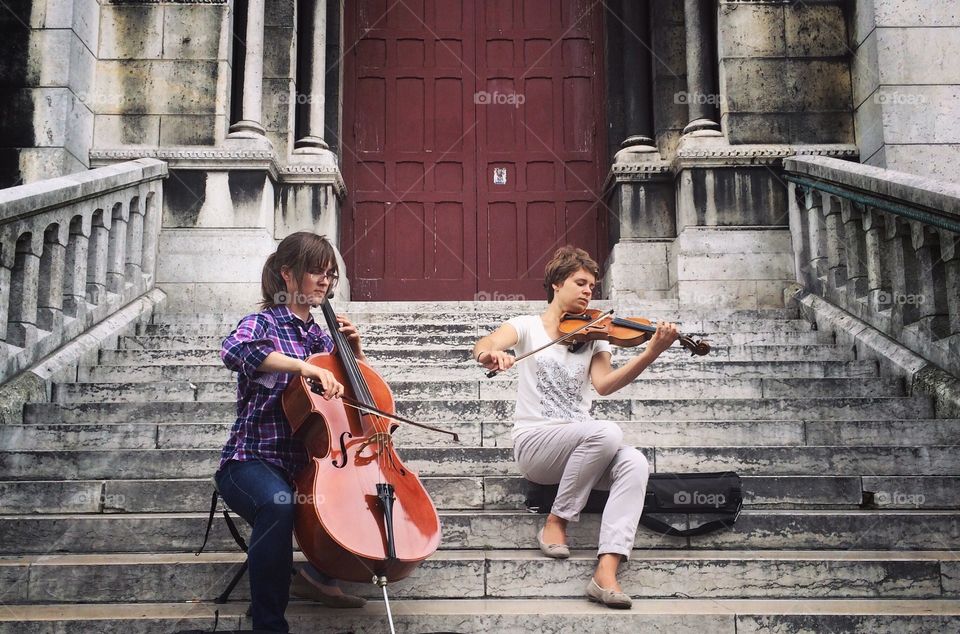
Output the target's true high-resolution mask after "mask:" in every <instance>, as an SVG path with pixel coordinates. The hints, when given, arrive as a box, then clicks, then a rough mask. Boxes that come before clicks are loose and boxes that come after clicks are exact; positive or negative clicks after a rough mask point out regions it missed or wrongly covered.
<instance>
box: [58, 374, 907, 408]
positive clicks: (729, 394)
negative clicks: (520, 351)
mask: <svg viewBox="0 0 960 634" xmlns="http://www.w3.org/2000/svg"><path fill="white" fill-rule="evenodd" d="M641 376H643V375H641ZM390 387H391V390H392V391H393V394H394V396H395V397H396V398H397V399H404V400H409V399H427V400H441V399H442V400H453V399H458V400H465V401H469V400H500V399H505V400H514V399H515V395H516V389H517V384H516V381H488V380H484V381H395V382H393V383H392V384H391V385H390ZM236 393H237V382H236V380H235V379H234V380H228V381H203V382H199V381H197V382H194V381H162V380H161V381H152V382H149V383H146V382H105V381H102V382H96V383H92V382H77V383H56V384H54V385H53V391H52V396H51V400H52V401H53V402H56V403H103V402H114V403H117V402H139V401H171V400H176V401H230V402H235V400H236ZM903 394H904V387H903V381H902V380H899V379H887V378H883V379H881V378H867V379H807V378H799V379H797V378H791V379H667V378H657V377H648V378H643V379H638V380H637V381H635V382H633V383H631V384H630V385H628V386H626V387H624V388H622V389H620V390H618V391H617V392H616V393H615V394H613V395H610V396H599V395H597V394H596V393H594V395H593V396H594V398H595V399H605V400H620V399H624V398H632V399H666V398H675V399H691V398H698V399H704V398H739V399H743V398H815V397H831V398H836V397H857V398H867V397H890V396H902V395H903Z"/></svg>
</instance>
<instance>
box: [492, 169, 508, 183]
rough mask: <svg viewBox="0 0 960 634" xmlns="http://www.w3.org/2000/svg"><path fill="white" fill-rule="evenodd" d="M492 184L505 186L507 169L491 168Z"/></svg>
mask: <svg viewBox="0 0 960 634" xmlns="http://www.w3.org/2000/svg"><path fill="white" fill-rule="evenodd" d="M493 184H494V185H506V184H507V168H506V167H494V168H493Z"/></svg>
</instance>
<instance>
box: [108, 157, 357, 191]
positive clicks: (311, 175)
mask: <svg viewBox="0 0 960 634" xmlns="http://www.w3.org/2000/svg"><path fill="white" fill-rule="evenodd" d="M138 158H155V159H158V160H161V161H165V162H166V163H167V164H168V165H169V166H170V169H197V170H209V171H231V170H249V169H260V170H266V171H267V172H268V173H269V175H270V177H271V178H272V179H273V180H275V181H279V182H281V183H289V184H296V183H303V184H320V185H330V186H332V187H333V188H334V189H335V190H336V193H337V196H342V195H343V194H344V193H345V192H346V186H345V185H344V182H343V175H342V174H341V173H340V168H339V167H337V166H336V165H331V164H330V163H329V162H325V163H323V164H310V163H305V162H303V160H302V159H301V160H300V161H298V162H297V163H291V164H286V165H285V164H280V163H279V162H278V161H277V154H276V152H274V151H272V150H244V149H235V150H234V149H224V148H136V149H134V148H113V149H99V150H91V151H90V164H91V166H92V167H103V166H105V165H112V164H113V163H120V162H123V161H130V160H134V159H138Z"/></svg>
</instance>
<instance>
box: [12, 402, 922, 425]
mask: <svg viewBox="0 0 960 634" xmlns="http://www.w3.org/2000/svg"><path fill="white" fill-rule="evenodd" d="M515 407H516V405H515V402H514V401H506V400H471V401H466V400H399V399H398V400H397V401H396V412H397V413H398V414H399V415H401V416H404V417H407V418H410V419H411V420H415V421H423V422H427V421H435V422H443V421H459V422H468V421H484V420H498V421H511V420H512V419H513V415H514V410H515ZM591 413H592V415H593V416H595V417H597V418H601V419H606V420H710V419H716V420H785V419H786V420H789V419H791V418H802V419H805V420H871V419H872V420H911V419H920V418H934V410H933V402H932V399H931V398H930V397H928V396H926V395H917V396H901V397H889V398H885V397H870V398H857V397H841V398H796V399H790V398H760V399H757V398H746V399H738V398H731V399H686V400H684V399H679V400H677V399H645V400H641V399H616V398H609V399H599V400H596V401H594V402H593V406H592V408H591ZM23 416H24V422H25V423H27V424H33V423H48V424H49V423H72V422H89V423H125V422H130V421H142V422H147V423H154V422H155V423H159V422H163V421H167V422H193V423H223V422H232V421H234V420H235V419H236V410H235V405H234V404H233V403H230V402H228V401H225V400H221V401H192V402H184V400H180V401H176V400H170V401H153V402H132V403H109V402H92V403H31V404H28V405H26V406H25V407H24V413H23Z"/></svg>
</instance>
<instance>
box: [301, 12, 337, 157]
mask: <svg viewBox="0 0 960 634" xmlns="http://www.w3.org/2000/svg"><path fill="white" fill-rule="evenodd" d="M310 52H311V55H310V83H309V84H308V85H307V91H306V92H307V95H308V99H307V111H308V113H309V114H308V116H307V121H306V126H305V136H304V137H303V138H301V139H298V140H297V142H296V143H295V144H294V147H295V148H296V149H295V150H294V154H319V153H325V152H326V150H327V149H328V148H329V146H328V145H327V143H326V141H324V140H323V136H324V112H323V110H324V108H325V107H326V99H325V95H326V89H327V81H326V76H327V0H313V16H312V20H311V22H310Z"/></svg>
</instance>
